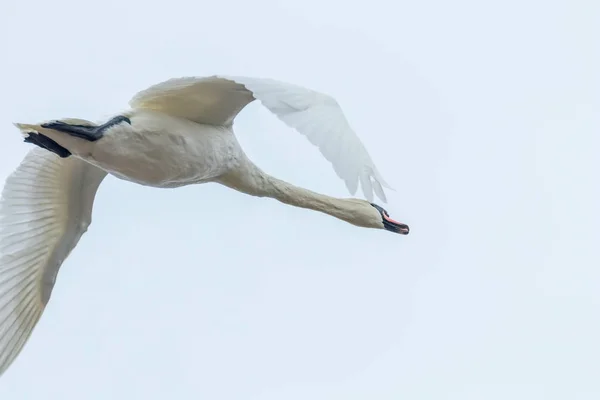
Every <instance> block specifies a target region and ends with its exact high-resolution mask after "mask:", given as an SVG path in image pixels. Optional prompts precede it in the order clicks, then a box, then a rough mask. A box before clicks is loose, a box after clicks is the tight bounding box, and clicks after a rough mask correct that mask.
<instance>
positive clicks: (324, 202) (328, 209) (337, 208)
mask: <svg viewBox="0 0 600 400" xmlns="http://www.w3.org/2000/svg"><path fill="white" fill-rule="evenodd" d="M220 181H221V183H223V184H224V185H226V186H229V187H231V188H233V189H236V190H238V191H240V192H243V193H246V194H249V195H252V196H258V197H271V198H273V199H276V200H279V201H280V202H282V203H285V204H289V205H291V206H295V207H301V208H307V209H310V210H315V211H319V212H322V213H325V214H329V215H331V216H333V217H336V218H339V219H341V220H344V221H346V222H349V223H351V224H354V225H359V226H363V224H361V223H360V222H358V221H357V213H360V212H361V210H362V207H363V204H361V201H360V200H357V199H338V198H335V197H331V196H326V195H323V194H320V193H316V192H313V191H311V190H308V189H303V188H301V187H298V186H294V185H292V184H290V183H288V182H285V181H282V180H281V179H277V178H275V177H273V176H271V175H269V174H267V173H266V172H264V171H262V170H261V169H260V168H258V167H257V166H255V165H254V164H252V163H251V162H249V161H248V164H246V165H244V168H241V169H238V170H237V171H236V172H235V173H231V174H228V175H227V176H225V177H222V179H221V180H220Z"/></svg>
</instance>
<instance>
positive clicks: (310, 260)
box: [0, 0, 600, 400]
mask: <svg viewBox="0 0 600 400" xmlns="http://www.w3.org/2000/svg"><path fill="white" fill-rule="evenodd" d="M93 4H95V5H93ZM152 4H156V5H152ZM598 21H600V3H598V2H597V1H594V0H587V1H584V0H581V1H576V0H563V1H548V0H545V1H542V0H537V1H536V0H519V1H517V0H504V1H493V2H490V1H475V0H456V1H452V2H450V1H445V0H425V1H399V2H392V1H383V0H370V1H368V2H355V3H352V2H349V1H343V0H338V1H324V0H302V1H284V0H281V1H275V0H270V1H262V0H261V1H258V0H255V1H242V0H234V1H229V0H220V1H215V2H210V3H209V2H205V1H191V0H187V1H186V0H169V1H166V2H156V3H151V2H148V1H141V0H133V1H128V2H124V1H122V0H118V1H117V0H111V1H109V0H104V1H102V2H93V3H90V2H82V1H75V0H71V1H67V0H54V1H42V0H21V1H16V0H5V1H4V2H3V3H2V6H1V12H0V57H1V60H2V62H1V64H0V87H1V91H0V129H1V130H2V144H1V145H0V180H1V181H2V182H3V181H4V179H5V178H6V176H7V175H8V174H9V173H11V172H12V171H13V170H14V169H15V168H16V167H17V165H18V164H19V162H20V161H21V159H22V158H23V157H24V155H25V154H26V152H27V151H28V150H29V149H31V146H30V145H27V144H25V143H22V139H21V137H20V135H19V132H18V131H17V130H16V129H15V128H14V127H13V126H12V125H11V123H12V122H17V121H19V122H37V121H41V120H47V119H52V118H60V117H77V118H84V119H90V120H101V119H102V118H105V117H107V116H110V115H111V114H113V113H116V112H118V111H119V110H120V109H122V108H125V107H126V106H127V101H128V100H129V98H130V97H131V96H133V95H134V94H135V93H136V92H137V91H138V90H141V89H144V88H146V87H148V86H150V85H152V84H154V83H157V82H160V81H163V80H165V79H169V78H171V77H179V76H187V75H200V76H202V75H211V74H232V75H246V76H256V77H271V78H276V79H280V80H284V81H288V82H291V83H296V84H301V85H304V86H307V87H310V88H313V89H316V90H320V91H324V92H326V93H328V94H331V95H333V96H335V97H336V99H337V100H338V101H339V103H340V104H341V106H342V107H343V109H344V111H345V113H346V115H347V116H348V119H349V120H350V123H351V124H352V126H353V127H354V128H355V130H356V131H357V133H358V134H359V136H360V137H361V139H362V140H363V141H364V143H365V145H366V147H367V148H368V150H369V152H370V154H371V156H372V158H373V159H374V161H375V162H376V164H377V166H378V168H379V170H380V171H381V173H382V174H383V176H384V177H385V179H386V180H387V181H388V182H389V183H390V184H391V185H392V186H394V187H395V188H396V191H395V192H389V193H388V197H389V203H388V204H387V205H386V208H387V209H388V211H389V212H390V214H391V216H392V217H393V218H395V219H398V220H401V221H403V222H406V223H408V224H409V225H410V227H411V234H410V235H409V236H407V237H404V236H398V235H393V234H391V233H388V232H385V231H376V230H370V229H361V228H357V227H354V226H352V225H349V224H347V223H345V222H341V221H338V220H336V219H334V218H332V217H329V216H326V215H323V214H320V213H315V212H311V211H307V210H301V209H294V208H292V207H289V206H285V205H283V204H280V203H278V202H277V201H275V200H271V199H260V198H253V197H250V196H247V195H244V194H240V193H237V192H235V191H233V190H231V189H228V188H225V187H221V186H219V185H216V184H207V185H201V186H195V187H186V188H182V189H176V190H159V189H152V188H146V187H142V186H136V185H134V184H131V183H128V182H125V181H121V180H118V179H117V178H114V177H109V178H107V179H106V180H105V181H104V183H103V184H102V186H101V187H100V190H99V191H98V195H97V199H96V203H95V209H94V214H93V217H94V222H93V223H92V226H91V227H90V229H89V231H88V233H87V234H86V235H85V236H84V237H83V239H82V240H81V242H80V243H79V246H78V247H77V248H76V249H75V251H74V252H73V253H72V255H71V256H70V257H69V259H68V260H67V261H66V262H65V264H64V265H63V267H62V269H61V271H60V273H59V276H58V280H57V284H56V286H55V289H54V292H53V297H52V299H51V302H50V304H49V305H48V307H47V309H46V311H45V312H44V314H43V317H42V319H41V321H40V322H39V324H38V326H37V328H36V329H35V331H34V333H33V335H32V337H31V339H30V340H29V342H28V344H27V345H26V347H25V349H24V350H23V352H22V353H21V355H20V356H19V357H18V359H17V360H16V361H15V363H14V364H13V365H12V367H11V368H9V370H8V371H7V372H6V373H5V374H4V375H3V376H2V378H1V379H0V399H3V400H13V399H14V400H29V399H36V400H37V399H44V400H53V399H57V400H58V399H60V400H81V399H86V400H88V399H89V400H96V399H102V400H105V399H115V400H120V399H128V400H129V399H138V398H139V399H150V400H152V399H165V398H173V399H260V400H267V399H273V400H280V399H302V400H306V399H311V400H321V399H344V400H355V399H361V400H362V399H369V400H370V399H378V400H383V399H394V400H396V399H411V400H412V399H457V400H468V399H477V400H479V399H486V400H493V399H501V400H506V399H526V400H532V399H598V398H600V379H598V376H600V343H599V338H600V291H599V290H598V289H599V287H600V286H599V285H600V257H599V254H598V243H599V242H600V233H599V229H598V228H599V226H600V212H599V211H598V204H599V203H600V184H599V183H598V171H600V162H599V157H598V154H599V152H600V77H599V76H600V73H599V71H600V54H599V53H600V43H599V39H598V38H599V37H600V28H599V26H600V24H599V23H598ZM235 130H236V132H237V134H238V136H239V140H240V142H241V144H242V145H243V147H244V149H245V150H246V152H247V154H248V155H249V156H250V157H251V158H252V159H253V160H254V161H255V162H256V163H257V164H258V165H259V166H260V167H261V168H263V169H264V170H266V171H267V172H269V173H271V174H273V175H275V176H277V177H279V178H281V179H285V180H288V181H290V182H292V183H294V184H297V185H301V186H304V187H307V188H309V189H312V190H316V191H319V192H322V193H326V194H329V195H334V196H340V197H345V196H347V193H346V189H345V186H344V184H343V182H342V181H341V180H339V179H338V178H337V176H336V175H335V173H334V171H333V169H332V168H331V167H330V165H329V164H328V163H327V162H326V161H325V160H324V159H323V158H322V157H321V155H320V153H319V151H318V150H317V149H316V148H314V147H313V146H312V145H311V144H310V143H309V142H308V141H306V139H305V138H304V137H302V136H301V135H298V134H297V133H295V132H294V131H292V130H290V129H288V128H287V127H285V125H283V123H281V122H280V121H279V120H277V119H276V118H275V117H274V116H272V115H271V114H270V113H269V112H268V111H267V110H265V109H263V108H261V106H260V104H258V103H256V104H252V105H250V106H249V107H248V108H246V109H245V110H244V111H243V112H242V114H240V116H239V118H238V119H237V122H236V124H235Z"/></svg>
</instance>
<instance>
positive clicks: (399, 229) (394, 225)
mask: <svg viewBox="0 0 600 400" xmlns="http://www.w3.org/2000/svg"><path fill="white" fill-rule="evenodd" d="M392 221H393V222H392ZM387 222H388V223H385V222H384V223H383V226H384V227H385V229H387V230H388V231H390V232H394V233H399V234H401V235H408V233H409V232H410V228H409V227H408V225H406V224H403V223H401V222H397V221H394V220H393V219H391V218H390V219H389V220H388V221H387Z"/></svg>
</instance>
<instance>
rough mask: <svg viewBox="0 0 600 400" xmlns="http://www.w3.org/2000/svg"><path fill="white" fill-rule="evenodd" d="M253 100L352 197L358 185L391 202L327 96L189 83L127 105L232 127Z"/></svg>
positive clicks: (215, 79)
mask: <svg viewBox="0 0 600 400" xmlns="http://www.w3.org/2000/svg"><path fill="white" fill-rule="evenodd" d="M254 99H258V100H259V101H260V102H261V103H262V104H263V105H264V106H265V107H266V108H267V109H269V110H270V111H271V112H272V113H274V114H275V115H276V116H277V117H278V118H279V119H280V120H281V121H283V122H284V123H285V124H286V125H288V126H289V127H292V128H294V129H295V130H296V131H298V132H299V133H301V134H302V135H304V136H306V137H307V138H308V140H309V141H310V142H311V143H312V144H314V145H315V146H317V147H318V148H319V150H320V151H321V153H322V154H323V156H324V157H325V158H326V159H327V160H328V161H329V162H330V163H331V164H332V166H333V168H334V170H335V172H336V174H337V175H338V176H339V177H340V178H341V179H342V180H343V181H344V182H345V184H346V187H347V188H348V191H349V192H350V193H351V194H352V195H354V194H355V193H356V190H357V189H358V185H359V183H360V186H361V187H362V191H363V193H364V195H365V197H366V198H367V199H368V200H369V201H373V192H375V194H376V195H377V197H379V198H380V199H381V200H382V201H383V202H386V201H387V199H386V196H385V192H384V190H383V187H387V188H390V187H389V186H388V185H387V184H386V182H385V181H384V179H383V177H382V176H381V174H380V173H379V171H377V168H376V167H375V164H374V163H373V161H372V160H371V157H370V156H369V153H368V152H367V150H366V148H365V147H364V145H363V143H362V142H361V141H360V139H359V138H358V136H357V135H356V133H355V132H354V131H353V130H352V128H351V127H350V124H349V123H348V121H347V120H346V117H345V116H344V113H343V111H342V109H341V108H340V106H339V105H338V103H337V102H336V101H335V99H333V98H332V97H330V96H328V95H326V94H323V93H319V92H316V91H313V90H310V89H306V88H303V87H300V86H296V85H292V84H289V83H284V82H280V81H276V80H273V79H258V78H247V77H229V76H211V77H204V78H203V77H188V78H176V79H171V80H168V81H166V82H163V83H159V84H157V85H154V86H152V87H150V88H148V89H146V90H144V91H142V92H140V93H138V94H137V95H136V96H135V97H134V98H133V99H132V100H131V101H130V103H129V104H130V106H131V107H132V108H138V109H151V110H155V111H162V112H165V113H167V114H170V115H174V116H178V117H181V118H186V119H189V120H192V121H195V122H198V123H204V124H213V125H230V124H232V123H233V120H234V118H235V116H236V115H237V114H238V113H239V112H240V111H241V110H242V109H243V108H244V107H245V106H246V105H247V104H249V103H251V102H252V101H253V100H254ZM382 186H383V187H382Z"/></svg>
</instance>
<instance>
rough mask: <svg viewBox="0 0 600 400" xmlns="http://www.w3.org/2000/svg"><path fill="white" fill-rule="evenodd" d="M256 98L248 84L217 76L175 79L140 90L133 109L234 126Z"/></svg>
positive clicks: (133, 101) (204, 122)
mask: <svg viewBox="0 0 600 400" xmlns="http://www.w3.org/2000/svg"><path fill="white" fill-rule="evenodd" d="M252 101H254V97H252V93H250V92H249V91H248V90H246V89H245V88H244V86H242V85H240V84H237V83H235V82H232V81H228V80H226V79H222V78H219V77H216V76H209V77H202V78H197V77H188V78H175V79H170V80H168V81H165V82H162V83H159V84H156V85H153V86H151V87H149V88H148V89H146V90H143V91H141V92H139V93H137V94H136V95H135V96H134V97H133V98H132V99H131V100H130V101H129V105H130V106H131V108H143V109H147V110H154V111H161V112H164V113H167V114H169V115H173V116H176V117H181V118H186V119H189V120H192V121H195V122H198V123H202V124H211V125H231V124H232V123H233V119H234V118H235V116H236V115H237V114H238V113H239V112H240V111H241V110H242V108H244V107H246V105H247V104H249V103H251V102H252Z"/></svg>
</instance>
